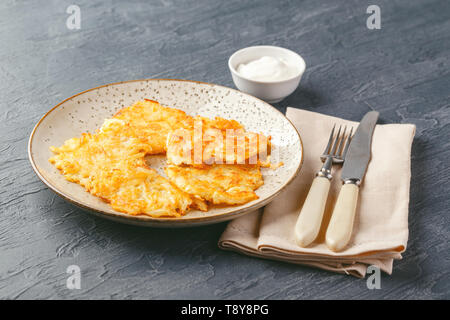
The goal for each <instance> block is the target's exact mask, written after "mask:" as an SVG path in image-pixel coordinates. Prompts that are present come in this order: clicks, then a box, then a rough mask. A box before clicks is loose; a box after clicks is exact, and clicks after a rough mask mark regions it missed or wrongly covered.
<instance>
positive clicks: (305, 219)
mask: <svg viewBox="0 0 450 320" xmlns="http://www.w3.org/2000/svg"><path fill="white" fill-rule="evenodd" d="M329 191H330V180H329V179H328V178H326V177H323V176H317V177H315V178H314V180H313V183H312V185H311V188H310V189H309V192H308V195H307V196H306V200H305V203H304V204H303V207H302V210H301V211H300V215H299V217H298V219H297V223H296V225H295V241H296V242H297V244H298V245H299V246H301V247H306V246H308V245H309V244H310V243H311V242H313V241H314V239H316V237H317V235H318V234H319V230H320V225H321V224H322V218H323V213H324V211H325V204H326V202H327V197H328V192H329Z"/></svg>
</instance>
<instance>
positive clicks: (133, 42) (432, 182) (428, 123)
mask: <svg viewBox="0 0 450 320" xmlns="http://www.w3.org/2000/svg"><path fill="white" fill-rule="evenodd" d="M70 4H77V5H79V6H80V7H81V16H82V25H81V30H68V29H67V28H66V25H65V22H66V19H67V17H68V14H66V12H65V11H66V8H67V7H68V5H70ZM369 4H378V5H379V6H380V7H381V18H382V28H381V30H368V29H367V28H366V19H367V17H368V15H367V14H366V8H367V6H368V5H369ZM449 13H450V2H449V1H433V0H430V1H421V0H404V1H379V0H373V1H370V2H367V1H345V2H344V1H331V0H330V1H316V0H315V1H314V0H310V1H275V0H274V1H269V0H265V1H242V0H232V1H229V0H227V1H220V0H215V1H211V0H208V1H206V0H205V1H172V0H161V1H148V2H145V1H127V2H125V1H122V2H120V1H103V2H101V3H100V2H97V1H88V0H83V1H82V0H70V1H68V0H64V1H56V0H53V1H20V0H17V1H12V0H2V1H1V2H0V43H1V45H0V108H1V109H0V110H1V113H0V121H1V127H0V130H1V131H0V161H1V167H0V186H1V189H0V190H1V193H0V204H1V207H0V208H1V215H0V298H12V299H14V298H20V299H25V298H101V299H107V298H194V299H197V298H213V299H223V298H225V299H228V298H230V299H231V298H235V299H241V298H244V299H264V298H275V299H304V298H338V299H347V298H360V299H366V298H425V299H429V298H450V250H449V249H450V245H449V240H450V233H449V231H450V218H449V214H450V213H449V212H448V211H449V207H450V206H449V205H450V203H449V191H450V188H449V175H450V171H449V157H450V151H449V150H450V144H449V141H450V139H449V138H450V107H449V106H450V95H449V88H450V74H449V70H450V69H449V62H450V50H449V49H450V41H449V40H450V39H449V34H450V19H449ZM258 44H272V45H279V46H283V47H287V48H290V49H293V50H295V51H297V52H299V53H300V54H301V55H302V56H303V57H304V58H305V60H306V62H307V70H306V73H305V75H304V78H303V80H302V83H301V86H300V88H299V89H298V90H297V91H296V92H295V93H294V94H293V95H292V96H290V97H289V98H288V99H286V100H285V101H283V102H282V103H280V104H277V105H276V107H278V108H279V109H280V110H282V111H284V110H285V107H286V106H288V105H292V106H296V107H299V108H304V109H307V110H312V111H317V112H322V113H326V114H330V115H335V116H340V117H344V118H347V119H351V120H359V119H360V118H361V116H362V115H363V114H364V113H365V112H367V111H368V110H371V109H376V110H378V111H380V112H381V122H382V123H392V122H394V123H415V124H416V125H417V135H416V139H415V141H414V145H413V156H412V171H413V178H412V181H411V204H410V241H409V247H408V249H407V252H406V253H405V255H404V259H403V260H401V261H398V262H396V263H395V265H394V273H393V275H392V276H385V275H384V276H383V278H382V289H381V290H368V289H367V288H366V282H365V280H359V279H355V278H353V277H349V276H343V275H336V274H332V273H329V272H325V271H320V270H316V269H312V268H307V267H302V266H296V265H290V264H286V263H281V262H274V261H266V260H260V259H254V258H249V257H246V256H243V255H239V254H236V253H231V252H225V251H221V250H219V249H218V248H217V245H216V243H217V240H218V237H219V235H220V234H221V232H222V230H223V229H224V227H225V224H218V225H214V226H208V227H201V228H195V229H184V230H179V229H178V230H158V229H144V228H137V227H130V226H125V225H119V224H116V223H112V222H109V221H106V220H102V219H100V218H95V217H92V216H90V215H88V214H86V213H84V212H82V211H80V210H78V209H76V208H75V207H73V206H72V205H70V204H67V203H65V202H64V201H63V200H62V199H60V198H59V197H58V196H56V195H55V194H53V193H52V192H51V191H50V190H48V189H47V188H46V187H45V186H44V184H43V183H41V182H40V181H39V179H38V178H37V177H36V176H35V174H34V173H33V171H32V169H31V167H30V165H29V163H28V159H27V154H26V147H27V139H28V136H29V134H30V132H31V130H32V128H33V126H34V125H35V123H36V122H37V121H38V120H39V118H40V117H41V116H42V115H43V114H44V113H45V112H46V111H47V110H49V109H50V108H51V107H52V106H53V105H55V104H57V103H58V102H59V101H61V100H62V99H64V98H66V97H69V96H71V95H73V94H75V93H77V92H80V91H82V90H86V89H89V88H91V87H94V86H98V85H101V84H106V83H110V82H116V81H122V80H129V79H139V78H152V77H164V78H183V79H193V80H201V81H206V82H213V83H217V84H222V85H226V86H233V84H232V81H231V77H230V75H229V72H228V69H227V59H228V57H229V55H230V54H231V53H233V52H234V51H235V50H237V49H240V48H242V47H246V46H250V45H258ZM71 264H77V265H79V266H80V267H81V269H82V289H81V290H78V291H77V290H75V291H70V290H68V289H66V286H65V281H66V277H67V274H66V273H65V272H66V267H67V266H68V265H71Z"/></svg>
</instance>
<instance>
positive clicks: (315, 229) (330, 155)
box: [295, 124, 353, 247]
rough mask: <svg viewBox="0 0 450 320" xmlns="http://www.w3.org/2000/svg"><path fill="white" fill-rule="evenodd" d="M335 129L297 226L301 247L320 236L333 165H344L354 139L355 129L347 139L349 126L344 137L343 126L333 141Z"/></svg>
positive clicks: (296, 232) (296, 234)
mask: <svg viewBox="0 0 450 320" xmlns="http://www.w3.org/2000/svg"><path fill="white" fill-rule="evenodd" d="M335 128H336V124H335V125H334V126H333V129H331V133H330V138H329V139H328V144H327V147H326V148H325V151H324V152H323V154H322V155H321V156H320V159H321V160H322V162H323V163H324V164H323V166H322V168H321V169H320V170H319V172H317V174H316V177H315V178H314V180H313V182H312V185H311V188H310V189H309V192H308V195H307V197H306V200H305V202H304V204H303V207H302V210H301V211H300V215H299V217H298V219H297V223H296V225H295V240H296V242H297V244H298V245H299V246H301V247H306V246H308V245H309V244H310V243H311V242H313V241H314V240H315V239H316V238H317V235H318V234H319V230H320V225H321V224H322V219H323V213H324V211H325V205H326V201H327V197H328V192H329V190H330V182H331V179H332V178H333V176H332V175H331V168H332V166H333V164H342V163H344V159H345V155H346V153H347V150H348V146H349V145H350V142H351V139H352V133H353V128H350V133H349V134H348V135H347V137H346V135H345V133H346V131H347V126H345V127H344V131H343V133H342V135H341V129H342V126H339V129H338V132H337V134H336V137H335V138H334V139H333V137H334V131H335ZM333 140H334V142H333Z"/></svg>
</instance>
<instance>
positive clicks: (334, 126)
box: [323, 124, 336, 155]
mask: <svg viewBox="0 0 450 320" xmlns="http://www.w3.org/2000/svg"><path fill="white" fill-rule="evenodd" d="M334 128H336V124H334V125H333V129H331V133H330V138H329V139H328V144H327V147H326V148H325V151H324V152H323V154H324V155H327V154H328V151H329V150H330V147H331V141H333V135H334Z"/></svg>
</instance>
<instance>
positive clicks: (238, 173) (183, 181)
mask: <svg viewBox="0 0 450 320" xmlns="http://www.w3.org/2000/svg"><path fill="white" fill-rule="evenodd" d="M164 170H165V172H166V174H167V176H168V177H169V180H170V181H171V182H172V183H174V184H175V185H176V186H178V187H179V188H180V189H181V190H183V191H185V192H187V193H189V194H191V195H195V196H196V197H198V198H199V199H201V200H206V201H208V202H210V203H213V204H230V205H236V204H243V203H246V202H249V201H252V200H255V199H258V196H257V195H256V194H255V192H254V190H256V189H258V188H259V187H260V186H261V185H262V184H263V178H262V175H261V171H260V169H259V166H258V165H233V164H216V165H205V166H203V167H192V166H174V165H170V166H168V167H166V168H165V169H164Z"/></svg>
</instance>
